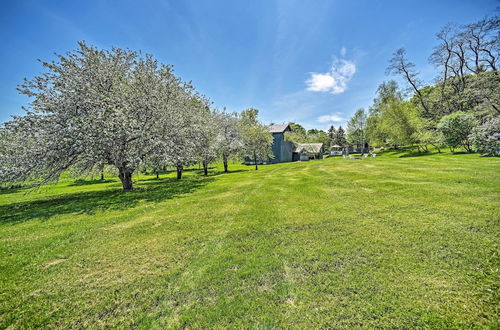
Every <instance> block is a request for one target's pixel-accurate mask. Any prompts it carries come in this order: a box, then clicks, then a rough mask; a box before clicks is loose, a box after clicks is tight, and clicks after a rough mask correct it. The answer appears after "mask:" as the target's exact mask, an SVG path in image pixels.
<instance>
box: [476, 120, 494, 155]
mask: <svg viewBox="0 0 500 330" xmlns="http://www.w3.org/2000/svg"><path fill="white" fill-rule="evenodd" d="M471 140H472V143H473V144H474V146H475V148H476V150H477V151H478V152H480V153H481V154H484V155H490V156H500V118H494V119H491V120H490V121H487V122H485V123H484V124H482V125H480V126H477V127H474V129H473V130H472V134H471Z"/></svg>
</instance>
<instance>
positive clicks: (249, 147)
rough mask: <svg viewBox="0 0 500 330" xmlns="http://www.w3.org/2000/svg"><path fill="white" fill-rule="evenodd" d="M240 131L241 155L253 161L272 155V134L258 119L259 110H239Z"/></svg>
mask: <svg viewBox="0 0 500 330" xmlns="http://www.w3.org/2000/svg"><path fill="white" fill-rule="evenodd" d="M241 127H242V129H241V132H242V140H243V156H244V157H248V158H250V159H252V160H253V161H254V162H255V169H257V168H258V166H257V163H258V161H262V160H268V159H269V158H272V157H274V155H273V152H272V149H271V146H272V144H273V136H272V134H271V133H269V129H268V127H267V126H266V125H263V124H261V122H260V121H259V110H257V109H253V108H251V109H247V110H244V111H242V112H241Z"/></svg>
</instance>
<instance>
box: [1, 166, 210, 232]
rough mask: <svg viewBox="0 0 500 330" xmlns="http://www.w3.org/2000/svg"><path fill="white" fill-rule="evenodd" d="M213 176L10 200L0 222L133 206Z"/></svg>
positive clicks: (168, 196) (177, 193)
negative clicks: (125, 190) (122, 188)
mask: <svg viewBox="0 0 500 330" xmlns="http://www.w3.org/2000/svg"><path fill="white" fill-rule="evenodd" d="M213 180H214V179H213V178H210V177H206V178H200V177H194V176H193V177H186V178H183V179H182V180H176V179H175V178H164V179H162V180H157V181H156V182H152V181H148V182H144V181H140V182H139V183H138V184H136V188H135V189H134V190H133V191H130V192H123V191H121V190H120V189H114V188H113V189H106V190H101V191H89V192H78V193H67V194H63V195H56V196H50V197H47V198H44V199H39V200H34V201H26V202H18V203H10V204H7V205H1V206H0V223H20V222H24V221H28V220H32V219H35V218H39V219H43V220H47V219H49V218H51V217H53V216H55V215H60V214H73V213H74V214H90V215H91V214H94V213H96V212H101V211H114V210H124V209H128V208H133V207H135V206H137V205H138V204H139V203H142V202H161V201H164V200H167V199H172V198H175V197H180V196H182V195H185V194H189V193H192V192H194V191H195V190H197V189H200V188H202V187H204V186H205V185H207V184H208V183H209V182H211V181H213Z"/></svg>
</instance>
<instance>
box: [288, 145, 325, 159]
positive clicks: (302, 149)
mask: <svg viewBox="0 0 500 330" xmlns="http://www.w3.org/2000/svg"><path fill="white" fill-rule="evenodd" d="M311 158H312V159H321V158H323V143H299V144H297V146H295V148H294V149H293V160H294V161H296V160H301V161H304V160H309V159H311Z"/></svg>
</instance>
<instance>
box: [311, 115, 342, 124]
mask: <svg viewBox="0 0 500 330" xmlns="http://www.w3.org/2000/svg"><path fill="white" fill-rule="evenodd" d="M317 121H318V122H320V123H340V122H343V121H344V118H342V117H340V116H337V115H323V116H319V117H318V119H317Z"/></svg>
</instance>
